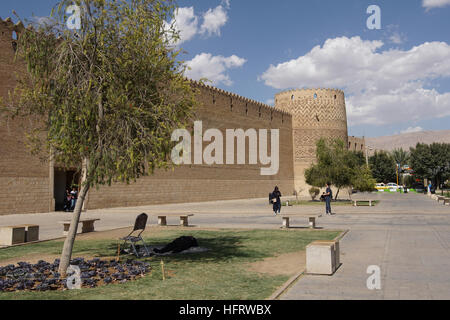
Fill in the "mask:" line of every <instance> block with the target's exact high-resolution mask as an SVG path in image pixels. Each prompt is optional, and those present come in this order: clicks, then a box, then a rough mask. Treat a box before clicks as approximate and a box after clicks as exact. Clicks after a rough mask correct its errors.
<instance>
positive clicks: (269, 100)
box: [266, 99, 275, 106]
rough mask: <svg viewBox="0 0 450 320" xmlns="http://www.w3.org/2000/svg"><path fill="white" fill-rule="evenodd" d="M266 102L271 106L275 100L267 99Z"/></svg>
mask: <svg viewBox="0 0 450 320" xmlns="http://www.w3.org/2000/svg"><path fill="white" fill-rule="evenodd" d="M266 104H268V105H269V106H273V105H274V104H275V100H274V99H267V100H266Z"/></svg>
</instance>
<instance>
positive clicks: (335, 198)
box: [334, 188, 341, 200]
mask: <svg viewBox="0 0 450 320" xmlns="http://www.w3.org/2000/svg"><path fill="white" fill-rule="evenodd" d="M339 190H341V188H338V189H337V191H336V196H335V197H334V200H337V197H338V195H339Z"/></svg>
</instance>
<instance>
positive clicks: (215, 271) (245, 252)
mask: <svg viewBox="0 0 450 320" xmlns="http://www.w3.org/2000/svg"><path fill="white" fill-rule="evenodd" d="M339 234H340V232H339V231H324V230H292V229H291V230H231V229H221V230H214V231H206V230H172V229H166V230H164V231H161V232H158V233H157V234H155V235H153V236H151V237H146V238H145V240H146V242H147V244H151V245H165V244H167V243H169V242H170V241H172V240H174V239H175V238H177V237H179V236H182V235H192V236H194V237H195V238H196V239H197V241H198V243H199V246H200V247H206V248H208V249H210V250H209V251H206V252H201V253H193V254H174V255H170V256H164V257H151V258H146V259H145V260H146V261H149V262H150V263H151V265H152V267H153V270H152V272H151V273H150V274H149V275H148V276H146V277H144V278H141V279H139V280H136V281H130V282H127V283H124V284H110V285H106V286H102V287H97V288H92V289H81V290H66V291H47V292H14V293H6V292H0V299H157V300H172V299H193V300H217V299H230V300H249V299H265V298H267V297H269V296H270V295H271V294H272V293H273V292H274V291H275V290H276V289H277V288H278V287H279V286H281V285H282V284H283V283H284V282H285V281H287V280H288V278H289V276H287V275H270V274H262V273H257V272H251V271H249V270H248V264H249V263H251V262H255V261H260V260H263V259H264V258H268V257H273V256H276V255H277V254H283V253H289V252H296V251H300V250H304V249H305V247H306V245H307V244H309V243H310V242H312V241H314V240H330V239H334V238H335V237H337V236H338V235H339ZM62 246H63V242H61V241H49V242H43V243H38V244H32V245H25V246H19V247H12V248H6V249H1V250H0V261H2V260H5V259H11V258H15V257H23V260H24V261H26V256H27V255H29V254H36V253H42V254H59V253H60V252H61V249H62ZM116 251H117V240H115V239H111V240H77V241H76V242H75V247H74V254H77V255H80V254H82V255H86V256H87V257H88V256H90V257H92V256H98V257H110V256H114V255H115V254H116ZM126 258H127V257H126V256H124V257H123V259H126ZM161 259H163V261H164V265H165V270H166V273H165V274H166V279H165V280H164V281H163V280H162V272H161V265H160V263H161ZM49 262H52V261H49Z"/></svg>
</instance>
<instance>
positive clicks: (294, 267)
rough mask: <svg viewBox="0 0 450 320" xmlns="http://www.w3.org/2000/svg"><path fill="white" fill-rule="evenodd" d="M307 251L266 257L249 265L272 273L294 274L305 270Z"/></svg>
mask: <svg viewBox="0 0 450 320" xmlns="http://www.w3.org/2000/svg"><path fill="white" fill-rule="evenodd" d="M305 267H306V251H304V250H302V251H297V252H290V253H284V254H280V255H278V256H276V257H270V258H266V259H264V260H262V261H257V262H254V263H251V264H249V265H248V268H249V270H251V271H255V272H259V273H267V274H271V275H288V276H289V275H294V274H296V273H297V272H299V271H302V270H305Z"/></svg>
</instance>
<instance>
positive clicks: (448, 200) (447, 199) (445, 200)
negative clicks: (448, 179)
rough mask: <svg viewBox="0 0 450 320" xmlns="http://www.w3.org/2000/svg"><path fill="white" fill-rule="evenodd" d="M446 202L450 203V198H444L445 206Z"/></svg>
mask: <svg viewBox="0 0 450 320" xmlns="http://www.w3.org/2000/svg"><path fill="white" fill-rule="evenodd" d="M446 204H448V205H450V198H444V206H445V205H446Z"/></svg>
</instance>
